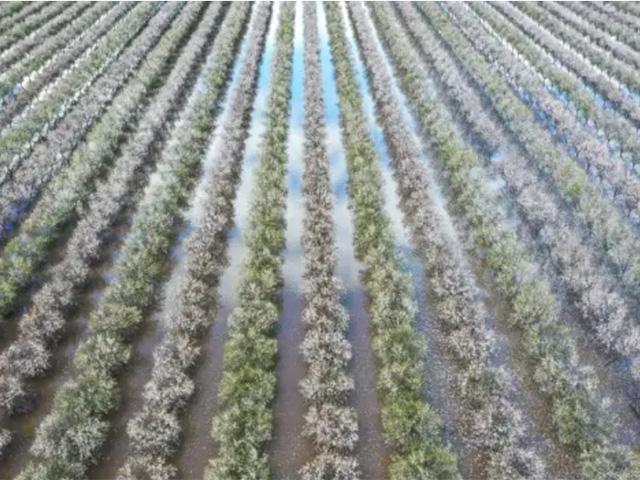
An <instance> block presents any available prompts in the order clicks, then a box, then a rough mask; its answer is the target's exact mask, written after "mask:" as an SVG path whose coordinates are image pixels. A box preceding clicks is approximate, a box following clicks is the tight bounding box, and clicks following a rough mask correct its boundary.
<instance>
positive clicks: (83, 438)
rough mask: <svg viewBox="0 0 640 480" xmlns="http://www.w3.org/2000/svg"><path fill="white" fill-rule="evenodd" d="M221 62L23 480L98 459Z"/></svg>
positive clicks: (135, 231) (213, 99) (206, 131)
mask: <svg viewBox="0 0 640 480" xmlns="http://www.w3.org/2000/svg"><path fill="white" fill-rule="evenodd" d="M256 40H259V39H256ZM219 62H220V63H218V62H215V64H214V67H213V69H212V71H211V72H210V74H209V75H208V76H207V81H206V82H205V85H204V88H203V89H196V94H195V95H196V97H195V98H194V99H193V101H192V102H190V105H189V110H188V113H187V114H186V116H185V120H184V122H182V123H181V124H180V125H179V126H178V127H177V128H176V130H175V131H174V133H173V134H172V139H171V141H170V142H169V144H168V146H167V148H165V149H164V150H163V155H162V159H161V162H162V167H161V168H160V170H159V173H158V176H157V178H156V180H157V181H156V182H152V183H151V185H150V187H149V188H148V189H147V192H146V194H145V198H144V200H143V201H142V203H141V205H140V207H139V208H138V210H137V211H136V213H135V216H134V219H133V222H132V227H131V231H130V233H129V235H128V236H127V239H126V241H125V243H124V246H123V249H122V252H121V254H120V257H119V258H118V261H117V263H116V267H115V276H116V278H115V280H114V282H113V283H112V284H110V285H109V287H108V288H107V290H106V291H105V293H104V298H103V300H102V302H101V304H100V307H99V309H98V310H97V311H96V312H94V313H93V314H92V316H91V320H90V329H89V333H88V335H87V337H86V340H85V341H84V342H83V343H82V345H81V346H80V347H79V348H78V350H77V351H76V355H75V357H74V367H75V368H74V375H73V378H72V379H71V380H70V381H68V382H67V383H66V384H65V385H64V386H63V387H62V388H61V389H60V390H59V391H58V392H57V394H56V396H55V399H54V402H53V407H52V410H51V412H50V413H49V415H48V416H47V418H45V420H44V421H43V423H42V424H41V425H40V426H39V428H38V433H37V435H36V440H35V442H34V445H33V447H32V453H33V454H34V455H35V456H36V457H37V458H38V460H37V461H36V462H34V463H33V464H32V465H31V466H30V467H29V468H28V469H26V470H25V471H24V472H23V474H22V475H21V478H33V477H35V476H44V477H50V476H58V475H68V476H74V477H75V476H80V475H82V474H83V473H84V472H85V471H86V468H87V467H88V466H89V465H90V464H91V463H93V462H94V461H95V460H96V459H97V458H98V457H99V454H100V452H99V450H100V448H101V446H102V445H103V443H104V441H105V439H106V436H107V434H108V430H109V425H110V422H109V420H108V417H107V416H108V414H109V413H110V412H111V411H113V410H114V408H115V407H116V405H117V399H118V397H119V394H118V386H117V383H118V381H117V374H118V372H119V371H120V370H121V369H122V368H123V367H124V366H125V365H127V364H128V362H129V359H130V345H129V336H130V335H131V334H132V333H133V332H134V331H135V330H136V327H137V326H138V325H139V324H140V323H141V322H142V321H143V319H144V317H145V315H146V313H147V312H148V311H149V309H150V307H151V306H152V305H153V303H154V301H155V296H156V293H157V291H158V287H159V284H160V282H161V280H162V278H163V277H164V272H165V265H166V263H167V257H168V254H169V250H170V247H171V244H172V241H173V239H174V238H175V234H176V228H175V227H176V224H177V222H178V220H179V217H180V215H179V213H180V209H181V208H182V206H183V205H184V204H185V202H187V201H188V197H189V196H190V192H191V191H192V190H193V187H194V185H195V182H196V179H197V178H198V174H199V169H200V168H199V167H200V164H201V160H202V157H203V155H204V153H205V151H206V148H207V145H208V143H209V140H210V136H211V133H212V131H213V127H214V123H215V116H214V115H212V113H211V109H212V108H215V106H216V104H217V100H218V99H219V97H220V95H221V93H222V91H223V90H224V88H225V86H226V83H227V79H228V74H229V71H230V69H231V65H230V64H231V60H230V59H228V58H220V59H219ZM80 432H85V433H84V434H82V435H80ZM56 472H60V473H56Z"/></svg>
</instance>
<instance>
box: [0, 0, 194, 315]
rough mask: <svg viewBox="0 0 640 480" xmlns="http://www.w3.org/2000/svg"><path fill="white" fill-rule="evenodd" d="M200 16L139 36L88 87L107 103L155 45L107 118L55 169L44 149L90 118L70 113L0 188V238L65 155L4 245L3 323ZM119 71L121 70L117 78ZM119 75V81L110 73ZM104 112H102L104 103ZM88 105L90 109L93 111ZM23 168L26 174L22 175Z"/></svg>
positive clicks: (189, 13) (0, 274) (0, 265)
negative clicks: (139, 40)
mask: <svg viewBox="0 0 640 480" xmlns="http://www.w3.org/2000/svg"><path fill="white" fill-rule="evenodd" d="M199 11H200V10H199V9H197V8H194V7H190V8H189V9H187V10H186V14H185V15H182V16H180V17H179V18H178V20H177V22H176V24H175V25H176V26H175V27H173V28H171V29H170V34H169V35H163V31H164V29H165V28H168V27H169V26H168V25H167V24H166V23H167V22H168V21H170V20H171V14H170V15H169V18H166V19H165V21H164V22H161V24H160V26H159V30H160V31H158V30H154V29H152V30H150V32H149V33H150V36H149V37H148V38H145V37H146V36H145V37H143V38H142V39H143V40H145V41H144V42H143V43H142V44H141V45H139V47H140V49H142V51H138V50H137V49H136V50H132V51H131V52H132V53H134V54H135V56H133V58H131V57H130V56H125V57H123V58H122V60H123V62H122V63H120V62H117V63H116V64H114V67H115V71H114V72H113V73H114V74H115V75H116V77H115V78H112V77H111V75H105V77H103V78H101V79H100V81H99V82H97V83H96V84H95V85H94V86H95V87H96V89H98V90H97V91H96V92H95V93H96V95H102V96H103V97H104V98H103V99H102V100H103V102H106V101H107V100H108V99H109V96H111V95H113V94H115V93H116V92H115V91H114V90H115V89H116V88H117V89H119V88H120V87H121V85H122V83H123V81H124V80H125V78H122V77H123V76H124V77H126V76H130V75H131V74H132V73H133V70H134V69H133V67H132V66H131V65H130V64H129V63H128V62H127V60H130V61H133V62H135V63H140V62H143V58H142V56H143V54H144V53H145V52H148V51H149V49H150V48H151V47H153V46H154V44H156V42H159V43H158V44H157V47H154V49H153V50H152V51H151V53H150V54H149V56H148V58H147V59H146V61H144V62H143V64H142V67H141V69H140V70H139V71H138V75H136V76H135V77H134V80H133V81H132V82H130V83H128V84H127V86H126V87H125V88H124V89H123V90H122V91H121V93H120V94H119V95H118V96H117V97H116V98H115V101H114V102H113V103H112V104H111V106H110V107H109V109H108V110H107V113H106V114H105V115H104V116H103V117H102V118H101V119H100V120H99V121H98V122H97V123H95V125H94V127H93V128H92V129H91V131H90V132H89V134H88V136H87V138H86V139H85V140H86V141H85V142H83V143H82V144H81V145H80V148H78V149H76V150H73V151H70V150H71V149H67V150H65V151H62V152H60V151H59V152H58V154H57V155H56V156H55V157H54V159H55V160H57V162H58V163H60V165H58V166H57V167H56V165H47V164H46V163H45V162H46V161H47V159H50V158H51V157H52V155H51V152H50V150H49V149H52V148H54V147H55V146H56V145H57V146H61V145H60V143H62V142H64V141H65V140H68V141H71V140H72V139H74V137H75V135H76V134H77V133H79V132H77V130H82V129H84V128H83V127H85V128H86V129H88V128H89V126H88V125H86V126H84V125H82V124H81V126H77V124H76V123H75V120H76V119H77V116H82V115H84V114H87V115H88V114H89V113H90V112H88V111H85V112H81V111H79V110H78V111H73V112H71V114H70V115H69V116H68V117H67V118H65V120H63V122H62V123H61V125H60V126H59V128H57V129H56V130H55V131H54V132H52V133H51V134H50V137H51V138H50V140H51V141H54V140H56V141H57V143H54V145H53V146H52V145H50V144H49V142H45V143H43V144H41V145H39V146H38V147H37V148H36V150H35V152H34V154H33V155H32V157H31V158H30V160H31V162H29V163H30V165H25V166H24V167H25V168H23V169H20V170H19V171H18V172H16V174H15V175H14V179H13V181H12V182H11V183H9V184H6V185H4V186H3V187H0V191H2V194H3V196H2V197H0V212H3V213H5V212H7V213H13V214H14V217H13V218H11V217H9V218H4V222H5V223H4V224H3V225H2V227H3V228H2V230H4V231H5V232H6V231H7V230H11V229H14V228H15V223H17V222H18V221H19V220H20V218H21V217H22V216H24V215H25V214H26V213H27V212H29V211H30V210H31V209H30V206H31V203H32V202H33V201H34V200H35V199H36V197H37V196H38V194H39V190H40V187H41V186H42V184H45V183H46V182H47V181H48V180H49V178H50V177H51V176H52V175H53V174H54V173H55V171H56V170H58V169H60V168H63V167H64V164H65V163H66V161H67V160H69V157H71V158H70V160H69V164H68V166H67V168H65V169H63V171H62V173H61V175H60V177H56V178H54V181H53V183H52V184H51V185H50V186H49V188H48V189H46V190H45V191H44V193H43V195H42V197H41V201H40V202H37V203H36V206H35V208H34V210H33V212H32V215H31V216H30V217H29V219H28V220H27V222H26V223H25V224H24V225H23V228H22V229H21V230H20V232H19V234H18V235H17V236H16V237H15V238H13V239H12V240H11V241H10V242H9V243H8V244H7V245H6V248H5V251H4V252H3V256H2V259H1V260H0V278H1V279H2V296H1V297H0V313H1V314H2V316H3V320H6V318H4V317H5V316H6V314H7V313H9V312H11V311H12V310H13V309H14V308H15V307H16V302H17V301H18V300H19V295H20V293H21V291H22V289H23V288H24V287H25V286H26V285H27V284H28V283H29V282H30V281H31V278H32V276H33V274H34V272H35V270H36V269H37V268H38V266H40V265H41V264H42V262H44V260H45V259H46V257H47V253H48V252H49V250H50V248H51V246H52V245H53V244H54V242H55V241H57V240H58V239H59V238H60V235H61V234H62V233H63V232H64V227H65V226H67V225H69V224H70V223H71V222H73V221H74V220H75V219H76V218H77V215H78V206H79V205H82V204H84V203H85V202H86V200H87V198H88V196H89V195H90V194H91V192H92V191H93V188H94V185H95V180H96V178H99V176H100V175H101V174H103V173H104V172H105V171H108V167H109V166H110V165H112V162H113V159H114V158H116V154H117V152H118V146H119V144H120V143H121V142H122V141H123V139H124V138H125V137H126V135H127V128H131V127H133V126H135V123H136V120H137V119H138V118H139V117H140V116H141V115H142V112H143V109H142V108H141V107H142V106H143V105H144V104H145V100H146V97H147V96H148V95H149V94H150V93H152V92H153V89H154V88H157V87H158V85H160V84H159V83H158V80H159V79H161V78H162V75H163V74H164V72H165V71H166V69H167V68H168V67H169V65H170V64H171V61H172V60H173V59H174V58H175V55H176V52H178V51H179V48H180V47H181V45H183V44H184V42H185V41H186V38H187V37H188V34H189V33H190V32H191V29H190V25H191V24H192V22H194V21H195V20H197V18H198V15H199ZM174 13H175V12H174ZM160 35H163V37H162V39H160V38H159V37H160ZM135 63H134V65H135ZM122 70H125V71H124V72H122ZM118 73H120V75H117V74H118ZM101 87H104V90H101ZM87 98H88V100H89V101H92V100H93V98H92V97H87ZM103 106H104V107H105V108H106V105H103ZM94 107H97V106H95V105H94ZM95 116H97V115H95ZM65 127H66V128H65ZM71 127H75V131H74V130H69V128H71ZM56 132H59V134H60V135H61V137H60V138H57V137H56V136H55V135H54V134H55V133H56ZM69 137H71V138H69ZM76 141H79V139H77V140H76ZM74 143H75V142H74ZM47 147H48V148H47ZM38 161H40V162H41V164H38V163H36V164H35V165H31V163H32V162H38ZM42 163H44V165H43V164H42ZM26 167H32V168H30V169H26ZM51 170H53V171H51ZM60 191H65V192H67V195H65V196H61V195H59V193H60ZM2 230H0V232H1V231H2ZM3 233H4V232H3Z"/></svg>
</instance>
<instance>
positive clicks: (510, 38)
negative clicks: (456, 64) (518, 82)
mask: <svg viewBox="0 0 640 480" xmlns="http://www.w3.org/2000/svg"><path fill="white" fill-rule="evenodd" d="M470 6H471V8H472V9H473V10H474V11H475V13H476V14H477V15H478V17H479V18H480V19H482V21H483V22H484V24H485V26H486V28H487V29H489V28H490V29H491V30H492V31H493V32H494V34H495V35H496V37H497V38H499V39H500V40H501V41H502V42H503V44H504V45H505V46H508V47H509V48H511V49H512V51H513V52H514V53H516V52H517V53H518V54H519V55H520V61H522V62H526V63H528V64H529V65H530V66H532V67H533V68H535V70H536V71H537V72H538V73H539V74H540V75H541V77H542V79H543V82H544V83H545V85H546V86H547V88H548V89H549V91H550V92H551V93H552V94H553V95H555V96H556V97H558V98H559V99H560V100H561V101H563V102H567V103H569V104H570V105H571V107H570V108H571V110H575V112H574V113H575V114H576V116H577V117H578V120H579V121H580V122H582V123H583V125H585V127H586V128H587V129H588V130H590V131H591V132H592V134H593V135H594V136H596V137H598V138H600V139H601V141H603V142H604V143H605V144H606V145H607V147H608V148H609V150H610V151H611V152H612V153H615V154H617V153H620V155H621V156H622V158H623V159H624V160H625V164H624V167H625V170H626V171H629V172H630V173H632V174H634V175H636V176H638V175H640V171H638V170H637V167H636V166H637V165H639V164H640V138H638V130H637V128H636V127H635V126H634V125H633V123H631V122H630V121H629V120H628V119H626V118H624V117H622V116H619V115H616V113H615V112H614V111H612V110H611V109H610V108H606V107H605V106H604V105H602V102H599V101H598V100H597V98H596V97H595V96H594V94H593V92H592V91H591V90H590V87H588V86H586V85H585V84H584V83H582V81H581V80H580V78H579V77H578V76H576V75H575V74H574V73H573V72H572V71H571V70H565V69H564V68H562V67H560V66H558V65H556V64H555V63H554V62H553V58H552V57H550V56H549V54H548V53H546V52H545V51H544V49H542V48H541V47H540V46H539V45H537V44H536V43H535V42H534V41H533V40H531V38H529V37H527V36H526V35H525V34H524V33H523V32H521V31H520V30H519V29H518V28H517V27H516V26H514V25H512V24H511V23H509V22H508V21H507V20H506V19H505V18H504V17H503V16H502V15H501V14H500V13H498V12H497V11H495V10H494V9H493V8H491V7H489V6H488V5H487V4H485V3H480V2H477V3H474V4H472V5H470ZM505 42H506V43H505ZM629 157H630V158H629Z"/></svg>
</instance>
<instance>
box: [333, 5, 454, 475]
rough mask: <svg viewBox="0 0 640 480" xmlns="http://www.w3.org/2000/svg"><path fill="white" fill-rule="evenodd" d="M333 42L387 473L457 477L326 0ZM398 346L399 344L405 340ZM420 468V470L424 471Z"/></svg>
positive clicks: (339, 29) (336, 13) (345, 48)
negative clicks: (428, 395)
mask: <svg viewBox="0 0 640 480" xmlns="http://www.w3.org/2000/svg"><path fill="white" fill-rule="evenodd" d="M325 7H326V12H327V24H328V30H329V34H330V39H331V41H330V45H331V51H332V56H333V62H334V65H335V69H336V70H335V71H336V83H337V87H338V94H339V98H340V109H341V112H342V115H341V126H342V137H343V143H344V145H345V149H346V154H347V166H348V172H349V187H350V190H349V191H350V198H351V207H352V210H353V213H354V219H355V238H354V242H355V250H356V256H357V257H358V258H359V259H360V260H361V261H362V263H363V265H364V267H365V270H364V272H363V276H362V277H363V282H364V285H365V287H366V290H367V294H368V301H369V308H368V310H369V312H370V319H371V324H372V331H373V345H374V353H375V355H376V357H377V364H378V368H379V371H378V379H377V387H378V392H379V395H380V403H381V412H380V415H381V418H382V426H383V435H384V436H385V440H386V442H387V443H388V445H389V446H390V448H391V449H392V455H391V458H390V459H389V463H388V475H389V477H390V478H398V479H400V478H415V477H418V476H423V475H431V476H433V478H457V477H458V473H457V469H456V464H455V463H456V460H455V457H454V456H453V455H452V454H451V453H450V452H449V450H448V448H447V446H446V445H444V444H443V442H442V440H441V438H440V432H439V423H440V422H439V419H438V418H437V414H436V413H435V412H434V411H433V410H432V409H431V408H430V407H429V405H427V404H426V403H425V402H424V401H423V399H422V394H423V393H422V383H423V381H422V366H421V365H420V363H419V362H416V361H415V359H416V358H422V354H421V353H422V350H423V342H422V341H421V340H420V338H419V337H418V335H416V332H415V325H414V318H413V317H414V311H415V307H414V305H413V302H412V299H411V294H410V291H409V290H410V286H409V281H408V278H407V276H406V275H405V274H403V273H402V272H401V270H400V266H399V264H398V257H397V255H396V253H395V247H394V244H395V242H394V240H393V235H392V233H391V230H390V228H389V219H388V217H387V216H386V214H385V212H384V207H383V199H382V196H381V192H380V181H381V179H380V171H379V169H378V168H377V166H376V156H375V150H374V147H373V144H372V141H371V138H370V136H369V134H368V131H367V127H366V120H365V117H364V113H363V110H362V99H361V97H360V95H359V92H358V87H357V84H356V81H355V72H354V68H353V59H352V56H351V52H350V50H349V45H348V42H347V38H346V36H345V33H344V25H343V24H342V19H341V11H340V6H338V5H336V4H326V5H325ZM400 345H401V346H400ZM419 472H423V473H419Z"/></svg>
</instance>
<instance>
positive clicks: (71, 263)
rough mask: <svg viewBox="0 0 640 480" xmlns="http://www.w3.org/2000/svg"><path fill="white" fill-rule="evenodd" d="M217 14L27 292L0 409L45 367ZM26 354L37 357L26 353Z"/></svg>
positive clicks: (5, 368)
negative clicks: (59, 252) (49, 267)
mask: <svg viewBox="0 0 640 480" xmlns="http://www.w3.org/2000/svg"><path fill="white" fill-rule="evenodd" d="M187 8H188V9H193V14H194V17H193V18H191V19H190V20H188V21H185V22H184V23H183V22H178V23H177V24H176V25H175V27H174V29H173V30H170V31H169V32H168V34H167V39H168V40H166V41H165V42H162V43H164V45H162V44H160V45H159V50H163V49H167V48H169V50H173V48H174V47H173V46H172V43H173V42H172V41H170V40H171V38H175V39H176V40H177V41H180V39H181V38H183V40H185V41H186V38H187V37H188V36H189V34H190V33H191V31H192V30H193V28H194V25H193V23H196V22H197V20H198V19H199V17H200V16H201V15H203V14H204V13H205V12H204V9H203V6H202V5H195V4H194V5H193V6H187ZM222 10H223V9H222ZM220 16H221V9H220V8H218V7H217V6H216V7H215V8H214V9H212V10H210V11H208V12H207V17H206V18H207V20H206V21H203V22H202V23H201V25H200V27H199V28H198V29H197V30H196V31H195V33H194V34H193V35H192V36H191V38H190V39H189V42H188V43H187V45H186V47H185V48H184V51H183V52H182V54H181V55H180V56H179V57H178V58H177V61H176V62H175V65H174V66H173V67H172V69H171V72H170V74H169V75H168V79H167V82H166V84H165V86H164V87H163V88H161V89H160V91H159V92H158V94H157V96H156V98H155V101H154V102H153V103H152V104H151V106H150V107H149V109H148V110H147V111H146V112H145V116H144V117H143V119H142V120H141V122H140V126H139V128H138V130H137V132H136V133H135V135H133V136H132V137H131V139H130V140H129V142H128V143H127V144H126V146H125V147H124V148H123V151H122V154H121V155H120V156H119V158H118V159H117V161H115V164H114V167H113V170H112V171H111V173H110V175H109V176H108V177H107V178H106V179H105V181H104V182H102V183H101V184H100V185H99V186H98V188H97V191H96V193H95V194H93V196H92V197H91V200H90V202H89V205H88V206H87V208H86V210H85V212H84V215H83V217H82V219H81V220H80V221H79V223H78V225H77V226H76V228H75V229H74V231H73V234H72V235H71V238H70V239H69V242H68V244H67V248H66V251H65V255H64V257H63V260H62V261H61V262H60V263H59V264H58V265H56V266H55V267H54V268H53V271H52V273H51V274H50V276H49V280H48V281H47V283H45V285H44V286H43V287H42V289H41V290H40V291H39V292H38V293H37V294H36V295H35V296H34V299H33V301H32V304H31V305H30V309H29V311H28V312H27V314H26V315H25V317H24V318H23V319H22V320H21V322H20V334H19V336H18V338H17V340H16V341H15V342H14V343H13V344H12V345H11V347H10V348H9V349H8V350H7V351H6V352H4V353H3V354H2V356H0V385H1V386H2V388H1V389H0V391H1V394H0V399H1V402H0V405H1V407H0V412H1V413H3V414H4V415H6V414H7V413H12V412H14V411H23V410H24V409H25V407H24V405H22V404H23V403H24V402H25V401H28V400H29V395H28V392H26V391H25V381H26V380H27V379H28V378H33V377H36V376H39V375H42V373H44V371H46V370H47V369H48V367H49V365H50V356H51V354H50V352H49V349H50V344H51V343H52V341H53V340H55V339H56V338H57V336H58V334H59V331H60V330H61V329H62V328H63V327H64V324H65V321H64V320H65V318H66V317H67V315H68V313H69V311H70V310H71V308H72V307H73V306H74V305H75V303H76V300H77V295H78V293H79V290H80V289H81V288H82V287H83V286H84V285H85V284H86V282H87V281H88V279H89V277H90V275H91V268H92V266H93V264H94V263H95V262H96V261H97V260H98V259H99V258H100V257H101V254H102V250H103V247H104V244H105V242H106V241H107V239H108V231H109V229H110V228H112V227H113V224H114V222H115V221H116V219H117V218H118V216H119V215H120V214H121V212H122V211H123V210H124V209H125V208H126V207H127V206H128V205H130V204H132V203H135V202H134V198H135V197H136V196H137V195H136V191H140V190H142V189H143V186H144V182H145V179H146V175H145V174H144V173H145V172H144V170H145V169H147V170H148V169H150V168H152V165H153V160H154V159H155V158H156V156H157V155H158V152H159V150H160V147H161V146H162V144H163V140H164V138H165V136H166V135H165V133H164V129H163V125H165V124H166V122H169V123H171V121H172V120H173V117H175V116H176V113H177V112H178V111H179V110H180V108H181V107H182V105H183V104H184V102H185V100H186V93H187V92H188V91H189V90H190V86H191V85H192V84H193V82H194V80H195V77H196V76H197V75H196V74H197V71H198V65H199V61H200V60H202V58H203V57H204V54H205V52H206V50H207V46H208V45H209V44H210V42H211V41H212V37H213V36H214V32H215V29H216V27H217V25H218V23H219V18H220ZM152 55H153V53H152ZM174 55H175V53H174ZM152 63H153V62H152ZM148 164H151V165H148ZM138 176H141V177H142V180H140V179H138V178H137V177H138ZM57 192H58V193H59V190H58V191H57ZM70 197H71V196H70ZM70 197H67V200H68V199H69V198H70ZM72 205H75V202H72ZM34 351H37V352H38V355H34V354H33V353H32V352H34ZM9 386H11V388H9Z"/></svg>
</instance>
